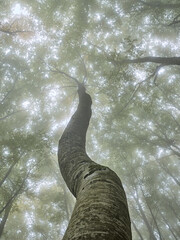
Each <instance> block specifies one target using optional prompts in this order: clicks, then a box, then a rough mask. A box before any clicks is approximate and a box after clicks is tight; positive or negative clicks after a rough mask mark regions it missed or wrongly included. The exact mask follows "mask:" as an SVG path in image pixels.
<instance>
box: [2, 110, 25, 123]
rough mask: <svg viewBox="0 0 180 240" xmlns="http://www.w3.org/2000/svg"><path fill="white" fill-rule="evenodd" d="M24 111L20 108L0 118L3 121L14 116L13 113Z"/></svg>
mask: <svg viewBox="0 0 180 240" xmlns="http://www.w3.org/2000/svg"><path fill="white" fill-rule="evenodd" d="M22 111H23V110H18V111H15V112H12V113H9V114H7V115H6V116H4V117H1V118H0V121H3V120H5V119H6V118H8V117H10V116H12V115H14V114H16V113H18V112H22Z"/></svg>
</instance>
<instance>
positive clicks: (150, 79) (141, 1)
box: [0, 0, 180, 240]
mask: <svg viewBox="0 0 180 240" xmlns="http://www.w3.org/2000/svg"><path fill="white" fill-rule="evenodd" d="M0 10H1V11H0V73H1V75H0V76H1V78H0V80H1V81H0V88H1V92H0V132H1V135H0V238H1V239H2V240H3V239H5V240H11V239H23V240H29V239H39V240H41V239H48V240H50V239H53V240H56V239H62V237H63V235H64V232H65V229H66V227H67V225H68V221H69V219H70V216H71V213H72V209H73V206H74V201H75V200H74V198H73V197H72V196H71V194H70V193H69V191H68V190H67V187H66V185H65V183H64V181H63V179H62V177H61V175H60V171H59V167H58V162H57V147H58V140H59V138H60V136H61V135H62V132H63V130H64V128H65V126H66V125H67V123H68V121H69V119H70V117H71V115H72V114H73V112H74V111H75V108H76V106H77V86H76V84H75V83H74V81H73V80H72V79H71V78H76V79H78V80H79V81H80V82H84V83H85V86H86V89H87V92H89V94H90V95H91V97H92V100H93V105H92V119H91V122H90V126H89V130H88V135H87V152H88V155H89V156H90V157H91V158H92V159H93V160H94V161H95V162H97V163H99V164H103V165H105V166H109V167H110V168H111V169H112V170H114V171H115V172H116V173H117V175H118V176H119V177H120V178H121V180H122V182H123V184H124V187H125V191H126V195H127V199H128V205H129V210H130V216H131V223H132V232H133V233H132V234H133V239H134V240H138V239H141V240H143V239H144V240H147V239H150V240H156V239H157V240H159V239H160V240H165V239H166V240H171V239H175V240H178V239H179V238H180V232H179V225H180V211H179V208H180V206H179V201H178V200H179V197H180V191H179V189H180V177H179V167H180V164H179V160H180V134H179V132H180V92H179V89H180V81H179V74H180V56H179V51H180V45H179V42H180V14H179V11H180V3H179V1H178V0H173V1H168V0H158V1H150V0H137V1H134V0H119V1H117V0H111V1H110V0H103V1H99V0H86V1H85V0H76V1H65V0H62V1H58V0H32V1H25V0H17V1H16V0H15V1H13V0H7V1H5V0H2V1H0ZM69 76H71V77H69Z"/></svg>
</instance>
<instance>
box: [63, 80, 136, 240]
mask: <svg viewBox="0 0 180 240" xmlns="http://www.w3.org/2000/svg"><path fill="white" fill-rule="evenodd" d="M78 86H79V87H78V95H79V105H78V108H77V110H76V112H75V113H74V115H73V116H72V118H71V120H70V122H69V123H68V125H67V127H66V129H65V131H64V133H63V135H62V137H61V139H60V140H59V148H58V161H59V166H60V170H61V173H62V176H63V178H64V180H65V182H66V184H67V186H68V188H69V189H70V191H71V192H72V194H73V195H74V196H75V197H76V204H75V208H74V211H73V214H72V217H71V219H70V222H69V225H68V228H67V230H66V233H65V235H64V238H63V240H77V239H78V240H80V239H88V240H92V239H98V240H101V239H102V240H107V239H108V240H109V239H111V240H131V239H132V237H131V227H130V218H129V213H128V206H127V200H126V196H125V192H124V189H123V186H122V184H121V181H120V179H119V177H118V176H117V175H116V174H115V173H114V172H113V171H112V170H110V169H109V168H108V167H104V166H101V165H99V164H96V163H95V162H93V161H92V160H91V159H90V158H89V157H88V155H87V154H86V149H85V142H86V132H87V129H88V125H89V120H90V118H91V104H92V101H91V97H90V95H89V94H87V93H86V91H85V87H84V86H83V85H82V84H78Z"/></svg>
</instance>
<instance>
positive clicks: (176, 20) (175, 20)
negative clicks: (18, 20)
mask: <svg viewBox="0 0 180 240" xmlns="http://www.w3.org/2000/svg"><path fill="white" fill-rule="evenodd" d="M179 17H180V14H178V15H177V16H176V17H175V18H174V19H173V21H172V22H171V23H169V24H168V25H167V26H172V25H175V24H177V23H180V20H178V18H179Z"/></svg>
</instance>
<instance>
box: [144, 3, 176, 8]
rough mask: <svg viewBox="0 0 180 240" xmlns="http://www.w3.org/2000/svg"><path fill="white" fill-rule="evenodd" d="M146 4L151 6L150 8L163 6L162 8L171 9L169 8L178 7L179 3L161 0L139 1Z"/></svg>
mask: <svg viewBox="0 0 180 240" xmlns="http://www.w3.org/2000/svg"><path fill="white" fill-rule="evenodd" d="M140 2H141V3H143V4H144V5H146V6H149V7H152V8H164V9H171V8H179V7H180V3H163V2H161V1H149V2H144V1H140Z"/></svg>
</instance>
